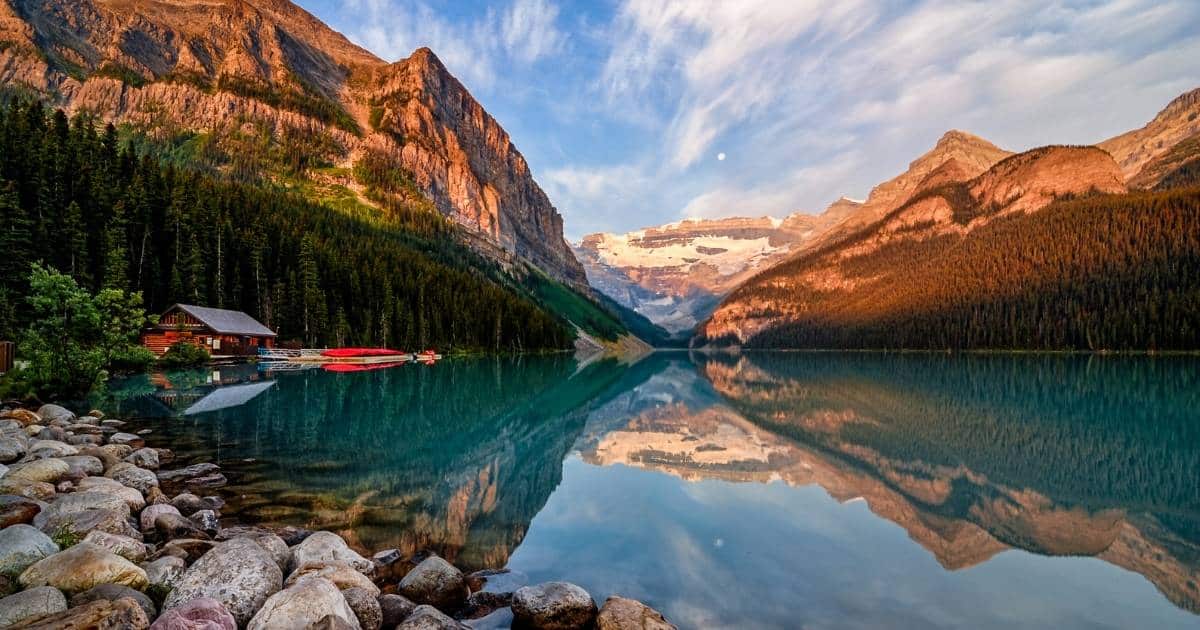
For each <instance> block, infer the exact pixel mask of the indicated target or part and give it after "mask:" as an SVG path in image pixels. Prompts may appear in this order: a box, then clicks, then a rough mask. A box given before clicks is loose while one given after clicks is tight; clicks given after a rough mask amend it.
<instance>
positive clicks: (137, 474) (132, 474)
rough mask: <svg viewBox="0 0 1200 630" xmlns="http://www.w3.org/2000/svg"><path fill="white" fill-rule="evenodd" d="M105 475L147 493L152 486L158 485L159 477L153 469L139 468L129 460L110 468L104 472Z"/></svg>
mask: <svg viewBox="0 0 1200 630" xmlns="http://www.w3.org/2000/svg"><path fill="white" fill-rule="evenodd" d="M104 476H105V477H108V478H109V479H112V480H114V481H117V482H119V483H121V484H122V485H126V486H129V487H130V488H136V489H137V491H138V492H141V493H142V494H146V493H147V492H149V491H150V488H154V487H157V486H158V477H157V476H155V474H154V473H153V472H152V471H149V470H146V469H145V468H138V467H137V466H134V465H133V464H130V463H129V462H121V463H119V464H116V465H114V466H113V467H111V468H109V469H108V472H105V473H104Z"/></svg>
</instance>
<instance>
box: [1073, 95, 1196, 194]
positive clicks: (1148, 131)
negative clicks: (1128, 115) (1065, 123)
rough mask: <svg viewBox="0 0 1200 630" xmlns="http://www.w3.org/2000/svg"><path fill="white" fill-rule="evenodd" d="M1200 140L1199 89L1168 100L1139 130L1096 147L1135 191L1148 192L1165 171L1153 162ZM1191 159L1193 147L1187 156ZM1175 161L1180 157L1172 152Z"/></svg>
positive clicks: (1193, 151) (1177, 152)
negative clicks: (1111, 158) (1112, 162)
mask: <svg viewBox="0 0 1200 630" xmlns="http://www.w3.org/2000/svg"><path fill="white" fill-rule="evenodd" d="M1197 137H1200V88H1197V89H1195V90H1192V91H1190V92H1187V93H1186V94H1182V95H1180V96H1178V97H1177V98H1175V99H1174V100H1172V101H1171V102H1170V103H1168V104H1167V106H1166V107H1164V108H1163V110H1162V111H1160V112H1159V113H1158V115H1157V116H1155V117H1154V119H1153V120H1151V121H1150V122H1148V123H1146V125H1145V126H1144V127H1142V128H1141V129H1135V130H1133V131H1129V132H1126V133H1123V134H1121V135H1119V136H1116V137H1115V138H1109V139H1108V140H1105V141H1103V142H1101V143H1099V144H1098V145H1096V146H1098V147H1100V148H1101V149H1104V150H1105V151H1108V152H1109V153H1110V154H1112V156H1113V159H1115V160H1116V161H1117V164H1119V165H1120V166H1121V172H1122V173H1124V175H1125V178H1126V179H1127V180H1128V181H1129V184H1130V186H1133V187H1136V188H1152V187H1153V186H1154V185H1155V184H1156V183H1157V182H1158V180H1159V179H1161V178H1162V176H1163V175H1165V174H1166V171H1168V170H1170V169H1169V168H1164V165H1163V164H1161V163H1158V164H1155V162H1156V161H1157V160H1158V159H1159V158H1162V157H1164V156H1167V154H1169V153H1171V152H1172V150H1173V149H1175V148H1176V147H1177V146H1180V145H1181V144H1182V143H1184V142H1186V141H1188V140H1192V143H1193V144H1195V142H1196V140H1195V139H1196V138H1197ZM1188 154H1189V155H1190V156H1193V157H1194V156H1195V155H1196V151H1195V148H1194V147H1193V148H1192V150H1191V151H1189V152H1188ZM1176 155H1177V157H1182V156H1181V155H1180V152H1179V151H1176Z"/></svg>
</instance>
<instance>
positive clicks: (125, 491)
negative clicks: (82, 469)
mask: <svg viewBox="0 0 1200 630" xmlns="http://www.w3.org/2000/svg"><path fill="white" fill-rule="evenodd" d="M75 489H76V490H78V491H93V492H102V493H104V494H110V495H112V496H114V497H117V498H118V499H121V500H122V501H124V502H125V505H128V506H129V512H130V513H131V514H132V513H135V512H141V511H142V509H143V508H145V507H146V499H145V498H144V497H142V493H141V492H138V491H137V490H135V489H133V488H130V487H129V486H125V485H122V484H120V483H118V482H116V481H113V480H112V479H109V478H108V477H88V478H86V479H81V480H80V481H79V483H78V484H76V485H75Z"/></svg>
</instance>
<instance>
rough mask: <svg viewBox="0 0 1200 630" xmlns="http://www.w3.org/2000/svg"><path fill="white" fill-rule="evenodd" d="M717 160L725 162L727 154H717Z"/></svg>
mask: <svg viewBox="0 0 1200 630" xmlns="http://www.w3.org/2000/svg"><path fill="white" fill-rule="evenodd" d="M717 160H719V161H721V162H724V161H725V154H724V153H718V154H717Z"/></svg>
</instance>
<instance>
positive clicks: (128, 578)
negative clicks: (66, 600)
mask: <svg viewBox="0 0 1200 630" xmlns="http://www.w3.org/2000/svg"><path fill="white" fill-rule="evenodd" d="M19 580H20V582H21V585H22V586H24V587H26V588H29V587H33V586H53V587H55V588H57V589H58V590H60V591H63V592H64V593H67V594H74V593H79V592H82V591H86V590H88V589H90V588H92V587H94V586H98V585H100V584H108V583H112V584H123V585H125V586H129V587H132V588H136V589H142V588H145V587H146V585H147V584H148V582H147V581H146V572H145V571H143V570H142V569H141V567H138V566H137V565H136V564H133V563H132V562H130V561H128V560H126V559H125V558H122V557H121V556H118V555H116V554H115V553H112V552H111V551H108V550H107V549H104V548H103V547H100V546H98V545H93V544H92V543H86V542H81V543H79V544H78V545H75V546H74V547H71V548H69V549H67V550H66V551H60V552H58V553H56V554H54V555H52V556H49V557H46V558H43V559H41V560H38V561H37V562H35V563H34V564H33V565H32V566H30V567H29V568H27V569H25V572H24V573H22V574H21V577H20V578H19Z"/></svg>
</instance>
